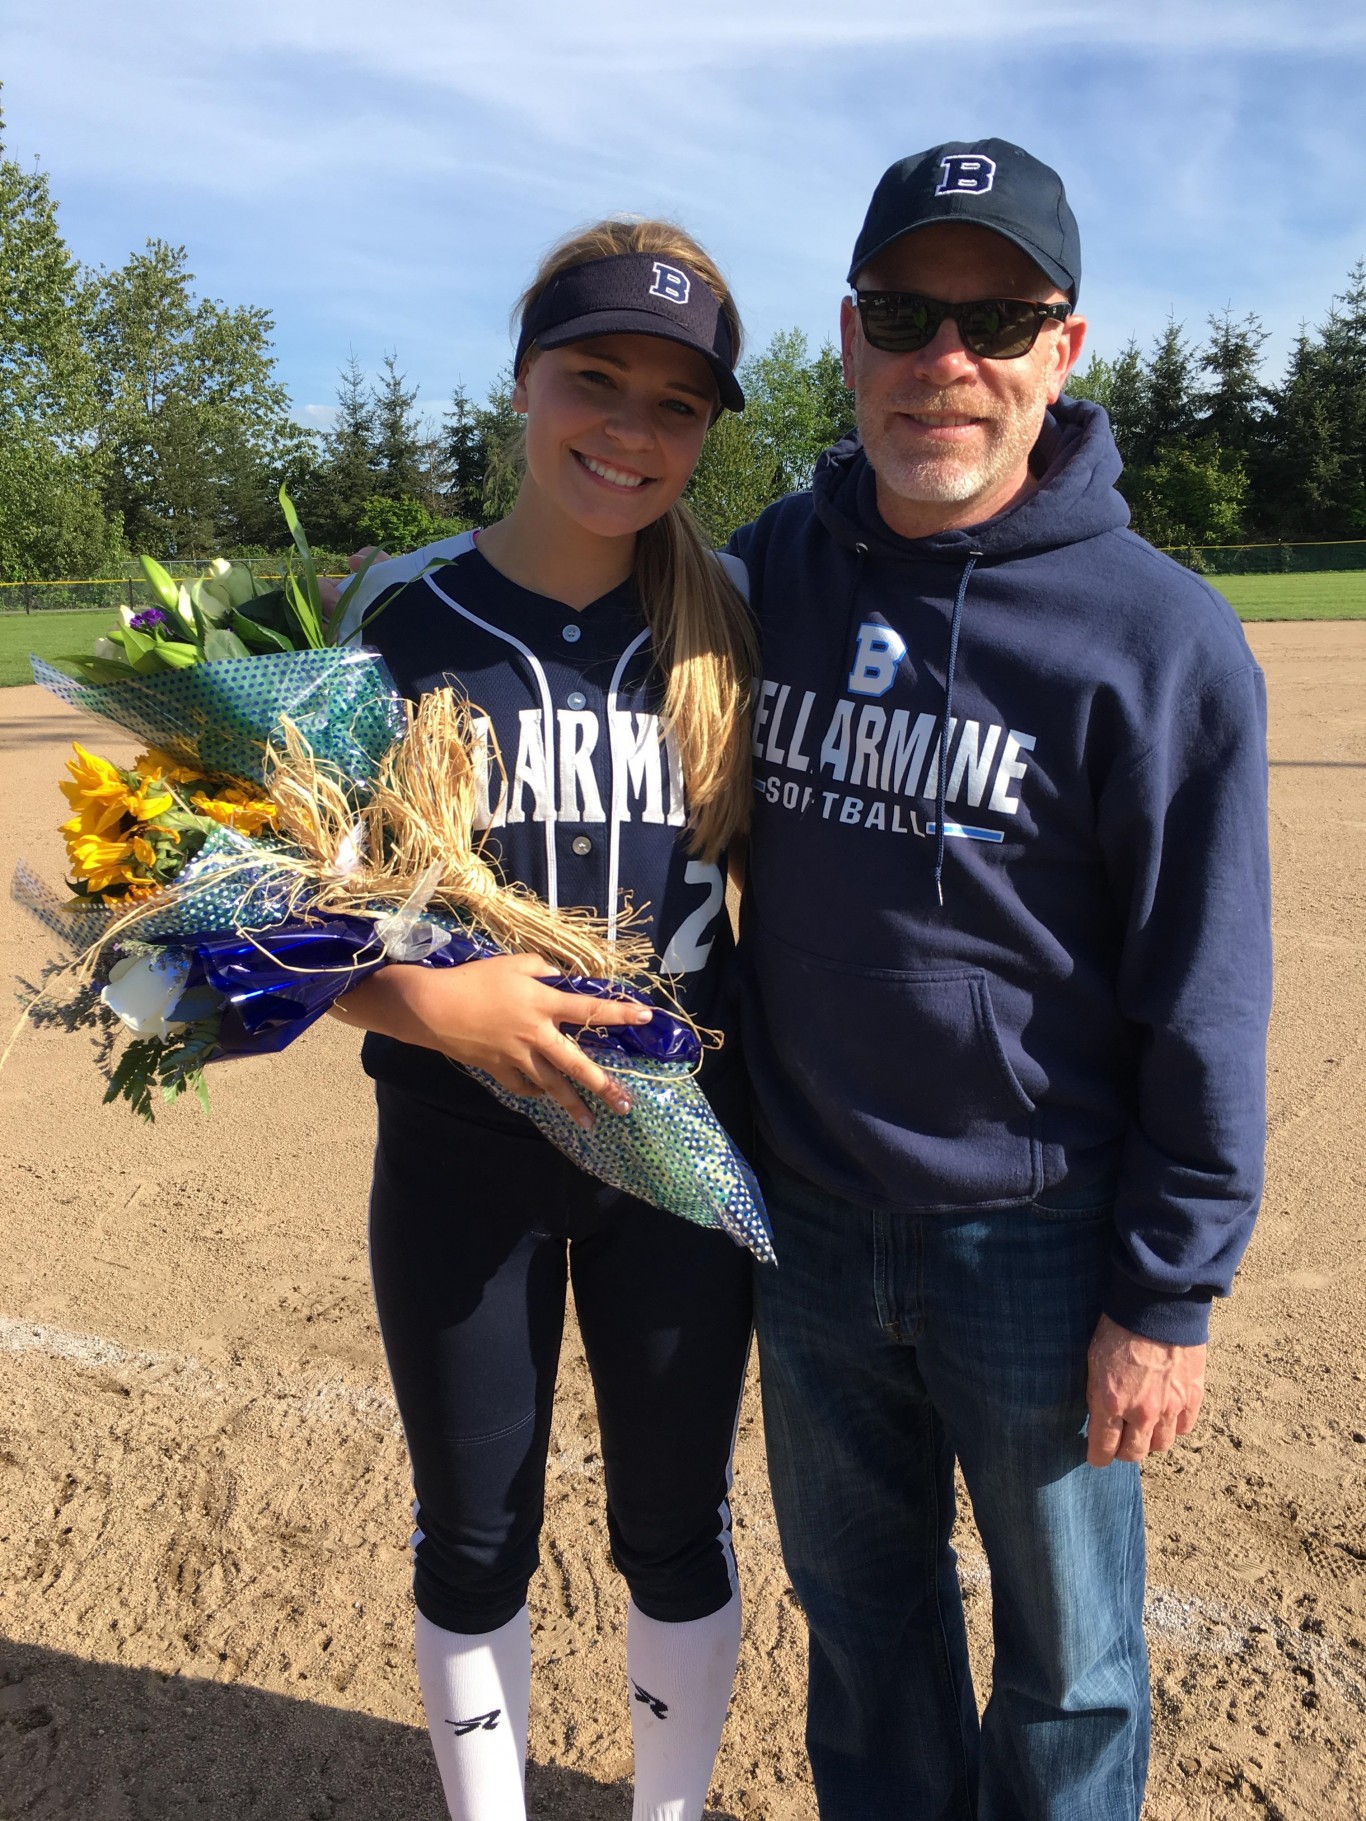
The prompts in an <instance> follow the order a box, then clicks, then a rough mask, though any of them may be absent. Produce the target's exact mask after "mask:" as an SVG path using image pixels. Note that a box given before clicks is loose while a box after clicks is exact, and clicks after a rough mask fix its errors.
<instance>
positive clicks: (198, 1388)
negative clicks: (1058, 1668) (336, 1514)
mask: <svg viewBox="0 0 1366 1821" xmlns="http://www.w3.org/2000/svg"><path fill="white" fill-rule="evenodd" d="M4 1353H9V1354H13V1355H22V1354H26V1353H39V1354H42V1355H43V1356H44V1357H45V1358H48V1359H60V1360H66V1361H68V1362H69V1363H70V1364H72V1365H74V1366H84V1367H98V1368H103V1369H105V1370H110V1371H115V1372H121V1373H125V1374H127V1375H129V1377H130V1378H131V1379H132V1381H133V1384H132V1386H131V1387H130V1388H133V1389H147V1390H163V1389H164V1390H175V1391H179V1392H182V1393H183V1394H185V1395H188V1396H192V1397H223V1396H233V1395H240V1391H241V1386H240V1384H239V1385H236V1386H233V1385H229V1384H228V1383H227V1382H226V1381H225V1380H223V1379H221V1378H218V1377H217V1376H215V1374H213V1373H212V1372H210V1371H209V1370H208V1369H207V1368H206V1367H205V1366H203V1365H201V1363H200V1362H199V1361H198V1360H197V1359H195V1358H194V1357H193V1356H191V1355H188V1354H175V1353H154V1352H149V1351H146V1350H144V1349H138V1348H129V1347H121V1346H120V1345H119V1344H118V1342H117V1341H112V1340H104V1339H102V1338H101V1337H100V1336H99V1335H94V1334H75V1333H72V1332H70V1331H68V1330H67V1329H64V1328H54V1327H51V1326H49V1325H47V1324H45V1323H42V1322H31V1321H21V1320H19V1319H17V1318H16V1317H14V1316H9V1315H0V1354H4ZM259 1397H264V1398H265V1399H268V1400H269V1402H270V1403H271V1404H272V1405H273V1406H274V1407H275V1409H276V1410H277V1411H278V1410H282V1409H284V1410H288V1411H289V1412H290V1413H291V1414H293V1415H297V1416H300V1417H304V1418H308V1417H312V1418H318V1419H321V1420H323V1421H327V1420H329V1419H330V1420H334V1421H335V1420H336V1419H338V1418H339V1417H351V1418H354V1419H358V1420H359V1421H361V1422H362V1423H364V1424H365V1425H366V1427H367V1428H373V1429H379V1430H382V1431H384V1432H385V1433H389V1434H398V1433H401V1430H400V1426H399V1421H398V1411H397V1409H396V1407H395V1405H394V1401H393V1398H392V1397H391V1396H390V1395H389V1394H388V1392H386V1391H380V1390H377V1389H376V1388H375V1387H374V1386H371V1385H353V1384H351V1383H350V1382H349V1381H348V1380H346V1379H343V1378H341V1377H334V1378H328V1379H323V1380H321V1381H320V1382H319V1383H318V1384H316V1385H313V1386H311V1387H309V1388H308V1389H306V1390H302V1391H290V1390H285V1389H282V1388H281V1387H280V1386H279V1384H278V1383H275V1384H271V1385H267V1386H266V1387H265V1388H264V1389H263V1390H262V1391H261V1392H260V1393H258V1398H259ZM253 1401H257V1400H253ZM551 1466H552V1469H553V1470H554V1471H556V1472H559V1473H564V1472H574V1471H576V1470H577V1471H579V1472H587V1473H589V1474H593V1473H594V1469H595V1468H596V1470H597V1472H601V1468H600V1467H598V1466H597V1463H596V1462H594V1463H593V1464H592V1465H591V1466H586V1465H585V1463H584V1460H583V1455H582V1453H581V1451H578V1450H575V1449H574V1448H572V1447H571V1448H566V1449H562V1450H561V1451H560V1454H559V1456H557V1457H556V1458H555V1459H554V1460H553V1461H552V1463H551ZM958 1571H959V1576H960V1578H961V1580H962V1583H963V1585H964V1587H965V1588H975V1587H983V1586H988V1585H989V1581H990V1577H989V1574H988V1570H987V1564H986V1561H985V1559H984V1558H983V1557H980V1556H977V1557H975V1558H974V1559H971V1560H966V1561H964V1560H960V1562H959V1567H958ZM1143 1618H1144V1624H1145V1626H1146V1628H1147V1631H1148V1635H1149V1637H1151V1638H1161V1639H1163V1640H1164V1641H1166V1642H1168V1643H1170V1644H1172V1645H1173V1646H1175V1647H1176V1648H1178V1649H1181V1650H1185V1651H1188V1652H1192V1653H1195V1654H1199V1655H1202V1656H1212V1657H1224V1658H1232V1657H1239V1656H1242V1655H1244V1654H1245V1653H1247V1652H1248V1651H1250V1650H1251V1649H1252V1648H1253V1643H1252V1641H1253V1639H1254V1638H1255V1637H1257V1636H1260V1635H1263V1634H1269V1635H1270V1637H1271V1638H1272V1639H1273V1640H1274V1642H1275V1644H1276V1646H1277V1649H1278V1652H1279V1654H1280V1655H1281V1657H1282V1658H1283V1659H1289V1661H1290V1662H1292V1663H1298V1664H1300V1665H1302V1666H1303V1667H1304V1668H1305V1669H1308V1670H1311V1671H1312V1672H1313V1673H1314V1675H1315V1676H1321V1677H1322V1678H1323V1680H1324V1681H1325V1682H1326V1683H1328V1685H1329V1686H1330V1687H1331V1688H1333V1689H1334V1690H1335V1692H1336V1693H1337V1694H1338V1695H1340V1696H1341V1697H1342V1699H1343V1700H1345V1701H1346V1702H1348V1704H1349V1705H1350V1706H1352V1707H1355V1708H1356V1709H1357V1711H1358V1712H1359V1713H1366V1678H1364V1677H1363V1675H1362V1674H1361V1673H1360V1671H1359V1670H1358V1668H1357V1666H1356V1664H1355V1663H1354V1662H1353V1660H1352V1659H1351V1658H1350V1657H1349V1656H1348V1655H1347V1653H1346V1652H1345V1651H1344V1650H1343V1649H1342V1648H1341V1647H1340V1646H1338V1645H1335V1644H1333V1643H1331V1642H1328V1641H1326V1640H1324V1639H1322V1638H1317V1637H1314V1636H1312V1635H1311V1634H1309V1633H1306V1632H1303V1631H1300V1630H1298V1629H1297V1628H1296V1627H1295V1626H1293V1625H1288V1624H1287V1623H1286V1622H1285V1620H1284V1619H1282V1618H1279V1617H1278V1616H1277V1615H1276V1614H1275V1613H1273V1612H1269V1611H1265V1610H1263V1609H1261V1608H1259V1607H1249V1606H1237V1607H1234V1606H1226V1605H1224V1604H1223V1603H1222V1602H1221V1601H1218V1600H1204V1599H1199V1598H1197V1597H1196V1596H1195V1595H1193V1594H1181V1593H1177V1592H1175V1591H1174V1590H1173V1589H1172V1588H1170V1587H1149V1589H1148V1595H1147V1599H1146V1601H1145V1603H1144V1609H1143Z"/></svg>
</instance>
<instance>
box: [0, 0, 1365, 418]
mask: <svg viewBox="0 0 1366 1821" xmlns="http://www.w3.org/2000/svg"><path fill="white" fill-rule="evenodd" d="M0 76H2V77H3V81H4V93H3V106H4V111H5V116H6V134H5V137H6V143H7V148H8V151H9V153H10V155H12V156H16V157H20V158H22V159H25V160H27V159H29V158H33V157H36V158H37V159H38V160H39V162H40V163H41V164H42V166H43V167H44V168H45V169H46V170H47V172H48V173H49V175H50V177H51V180H52V185H53V190H54V193H55V194H56V195H57V197H58V198H59V200H60V203H61V214H62V224H63V228H64V231H65V233H66V235H67V238H68V241H69V242H70V244H71V247H72V249H73V251H74V252H75V253H76V254H77V255H78V256H79V257H80V258H82V259H84V260H86V261H87V262H89V263H91V264H96V265H98V264H106V265H114V264H118V263H120V262H121V261H122V260H123V259H124V258H126V257H127V255H128V253H129V252H130V251H131V250H132V249H133V248H135V247H140V246H141V245H142V243H143V241H144V240H145V239H146V238H147V237H148V236H149V235H158V236H160V237H162V238H163V239H166V240H170V241H172V242H183V243H184V245H185V246H186V247H187V249H188V252H189V260H190V266H191V269H192V270H193V271H194V272H195V274H196V276H197V280H198V288H199V290H200V291H201V293H203V294H207V295H211V296H216V297H221V298H223V299H224V300H225V301H227V302H230V303H252V304H263V305H265V306H267V307H268V308H269V309H270V310H271V311H272V312H273V314H274V316H275V320H276V347H277V352H278V355H279V359H280V368H281V373H282V376H283V378H284V380H285V382H286V384H287V385H288V387H289V389H290V393H291V395H292V397H293V399H294V402H295V408H296V412H297V414H298V415H299V416H300V417H301V418H303V419H304V421H323V420H324V419H325V417H326V415H327V407H328V406H329V405H330V404H331V402H332V400H333V398H334V396H335V385H336V373H337V368H338V366H339V365H340V363H341V362H342V361H343V360H344V359H345V358H346V356H347V354H348V352H349V351H350V350H352V349H354V351H355V353H356V355H357V357H358V358H359V360H360V361H361V363H362V365H363V366H364V367H365V368H367V369H368V370H371V371H373V370H375V369H376V368H378V366H379V364H380V360H381V358H382V356H383V355H384V354H385V353H386V352H388V351H391V350H392V351H394V352H395V353H396V355H397V358H398V362H399V366H400V368H401V369H402V370H404V371H406V372H407V374H408V375H409V378H410V380H415V381H417V382H418V383H419V385H420V387H421V402H422V404H423V405H425V406H426V407H427V408H428V409H429V410H439V409H440V408H441V406H442V404H443V402H444V401H445V400H446V399H447V398H448V397H449V394H450V391H451V388H452V385H453V384H454V383H455V382H456V381H457V380H463V382H464V383H465V385H466V386H467V387H468V388H469V390H470V391H471V392H472V393H474V394H475V395H476V396H481V395H482V394H483V392H484V391H485V390H486V389H487V386H488V384H489V382H490V381H491V379H492V378H493V377H494V375H495V374H496V373H497V371H498V369H499V368H500V367H501V365H502V364H503V363H504V362H505V361H506V359H507V357H508V354H509V352H510V344H509V336H508V326H507V325H508V312H509V309H510V307H511V305H512V302H513V300H514V298H515V297H516V295H517V293H518V292H519V291H520V289H521V288H522V286H523V285H524V284H525V282H526V280H527V278H528V277H529V276H530V273H531V271H532V269H533V267H534V265H535V262H536V258H537V256H538V254H539V253H540V251H541V250H542V249H543V248H544V247H545V246H546V245H547V244H548V243H549V242H550V241H552V240H554V239H555V238H556V237H557V236H558V235H559V234H560V233H562V232H563V231H565V230H567V229H568V228H570V227H572V226H574V225H576V224H578V223H581V222H583V221H586V220H590V219H592V218H594V217H595V216H597V215H600V214H603V213H608V212H611V211H613V210H620V209H629V210H633V211H636V212H642V213H654V212H663V213H668V214H671V215H673V216H675V217H676V218H678V219H680V220H682V221H683V222H684V224H685V225H686V226H688V227H689V228H690V229H691V230H692V231H693V232H694V233H696V234H697V235H698V236H699V237H700V238H701V239H702V240H703V241H704V242H705V243H706V244H707V245H708V246H710V247H711V249H712V250H713V252H714V253H715V254H716V255H717V257H718V258H719V259H720V261H721V264H722V265H723V267H724V268H725V269H726V271H727V272H728V274H729V276H730V278H731V280H732V282H733V284H734V286H735V289H736V292H737V295H738V297H739V300H740V303H741V307H742V309H743V312H744V315H745V320H746V325H747V328H748V330H749V335H750V340H751V346H761V345H762V344H763V343H765V342H766V341H767V340H768V338H769V336H770V335H771V334H772V333H773V332H774V331H775V330H778V329H785V328H790V327H793V326H796V327H799V328H801V329H803V330H805V331H806V333H807V335H808V336H809V337H810V338H811V340H812V342H813V343H818V342H819V341H821V340H823V339H824V338H825V337H826V335H827V334H828V333H830V332H831V331H832V330H833V327H834V324H835V321H836V316H837V310H838V299H839V297H840V295H841V289H842V286H841V280H842V277H843V273H844V271H845V267H846V262H847V258H848V252H849V248H850V246H851V245H852V242H853V238H854V235H855V233H856V232H857V229H858V225H859V221H860V219H861V217H862V213H863V210H864V207H865V206H866V203H867V199H868V196H869V194H870V192H871V190H872V186H873V184H874V183H875V182H876V180H877V178H878V176H879V175H880V174H881V172H882V170H883V169H884V168H885V166H886V165H887V164H889V163H890V162H891V161H892V160H893V159H895V158H898V157H901V156H903V155H905V154H906V153H907V152H911V151H917V150H921V149H923V148H924V147H926V146H929V145H933V144H935V143H936V142H938V141H940V140H943V139H950V138H965V139H971V138H975V137H978V136H984V135H988V134H997V135H999V136H1001V137H1003V138H1007V139H1013V140H1015V141H1017V142H1018V143H1021V144H1024V145H1026V146H1027V147H1029V149H1030V150H1031V151H1033V152H1035V153H1036V154H1037V155H1039V156H1040V157H1043V158H1045V159H1046V160H1047V161H1048V162H1050V163H1052V164H1054V165H1055V166H1056V167H1057V168H1058V169H1059V170H1060V171H1061V172H1062V174H1063V176H1064V178H1065V180H1066V183H1067V186H1068V191H1069V194H1070V196H1071V198H1072V202H1073V206H1074V208H1075V210H1076V212H1077V215H1078V218H1079V220H1080V222H1081V229H1082V246H1083V255H1084V278H1083V292H1082V299H1083V306H1084V309H1085V313H1086V315H1087V316H1088V318H1089V320H1090V322H1091V345H1092V346H1093V347H1094V348H1096V349H1098V350H1099V351H1100V352H1101V353H1104V354H1113V353H1115V352H1117V351H1118V349H1119V348H1120V347H1121V346H1122V345H1123V344H1124V342H1125V341H1127V340H1128V338H1129V337H1130V336H1131V335H1134V336H1137V337H1138V339H1139V340H1140V342H1142V343H1143V344H1145V345H1146V344H1148V343H1150V342H1151V340H1152V339H1153V337H1154V336H1155V335H1156V334H1158V333H1159V332H1160V330H1161V329H1162V327H1163V325H1164V324H1165V322H1166V319H1167V317H1168V314H1169V313H1174V314H1175V316H1176V317H1177V318H1178V320H1183V321H1184V322H1185V323H1186V325H1187V329H1188V331H1189V332H1192V333H1195V334H1199V333H1201V332H1202V331H1203V329H1204V326H1205V320H1206V318H1207V317H1208V315H1209V314H1210V313H1211V312H1212V311H1219V310H1222V309H1223V308H1224V306H1225V305H1227V304H1231V305H1232V307H1233V309H1234V311H1235V313H1238V314H1241V313H1243V312H1244V311H1246V310H1249V309H1255V310H1256V311H1257V312H1258V313H1259V314H1260V315H1261V317H1262V319H1263V321H1264V323H1265V324H1266V326H1267V327H1268V328H1269V329H1270V330H1271V332H1272V339H1271V341H1270V343H1269V344H1268V349H1267V354H1268V368H1269V371H1270V372H1271V373H1272V375H1273V376H1274V375H1275V374H1277V373H1278V372H1279V370H1280V367H1281V365H1282V363H1283V361H1284V357H1285V354H1286V351H1287V350H1288V348H1289V346H1290V343H1291V340H1292V338H1293V336H1294V334H1295V332H1296V330H1297V328H1298V326H1299V324H1300V323H1301V322H1302V321H1306V320H1307V321H1309V322H1316V321H1318V320H1320V319H1321V318H1322V316H1323V314H1324V313H1325V311H1326V310H1327V308H1328V305H1329V301H1330V299H1331V297H1332V295H1333V293H1334V292H1335V291H1340V290H1341V289H1342V288H1343V284H1344V281H1345V278H1346V274H1347V271H1348V268H1349V267H1350V266H1351V265H1352V263H1353V262H1354V261H1355V260H1356V259H1359V258H1361V257H1363V256H1366V135H1363V133H1362V131H1361V122H1362V108H1363V104H1362V96H1363V94H1364V93H1366V9H1363V8H1361V7H1351V6H1335V7H1330V6H1328V5H1324V4H1320V0H1224V3H1223V4H1214V5H1211V4H1203V3H1202V0H1148V3H1147V4H1143V5H1133V4H1129V3H1128V0H1115V3H1112V4H1097V3H1095V0H975V3H971V4H969V3H967V0H958V4H956V5H954V4H945V0H933V4H930V3H928V0H925V3H922V0H857V3H856V4H852V5H851V4H848V3H847V0H846V3H843V4H841V3H840V0H823V3H822V4H814V3H813V0H781V3H780V0H676V4H675V5H673V6H672V7H670V8H669V9H667V10H666V9H664V8H662V7H656V8H648V7H644V6H641V5H639V4H636V5H631V6H628V5H623V4H619V3H617V0H611V3H609V0H574V3H573V4H565V0H559V3H552V0H502V3H501V4H499V5H497V6H496V9H495V5H494V0H478V4H473V3H472V0H444V3H440V0H384V3H383V4H376V3H375V0H367V3H365V4H362V0H326V3H324V0H236V3H231V0H230V3H229V4H224V5H221V6H218V7H212V8H211V7H209V6H207V5H198V6H196V5H194V4H191V5H188V6H187V5H186V4H185V0H122V3H121V4H120V5H118V6H117V7H114V6H110V5H109V4H108V0H100V3H98V4H97V3H96V0H42V3H41V4H40V3H39V0H8V4H7V6H6V9H5V17H4V21H3V22H2V23H0Z"/></svg>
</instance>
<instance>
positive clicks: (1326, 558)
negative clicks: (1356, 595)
mask: <svg viewBox="0 0 1366 1821" xmlns="http://www.w3.org/2000/svg"><path fill="white" fill-rule="evenodd" d="M1167 554H1168V556H1173V557H1175V558H1176V560H1177V562H1179V563H1184V564H1185V566H1186V567H1187V568H1188V569H1194V570H1196V571H1197V572H1198V573H1199V574H1200V575H1212V576H1220V575H1322V574H1327V573H1330V572H1341V571H1352V570H1366V538H1354V539H1340V540H1337V541H1335V542H1324V543H1315V544H1178V545H1173V546H1169V547H1168V550H1167ZM314 555H315V558H316V560H317V563H318V570H319V573H320V574H325V575H330V576H332V577H334V578H340V577H342V576H344V575H346V574H347V573H348V572H347V567H346V557H345V556H344V555H342V554H340V553H339V552H337V551H330V550H329V551H321V552H319V551H315V552H314ZM233 560H234V561H236V562H240V563H244V564H245V565H246V567H247V568H249V569H250V570H251V571H252V573H253V574H254V575H255V577H256V579H257V580H258V581H259V582H264V583H266V584H267V586H273V585H274V584H275V583H276V582H278V581H280V580H281V578H282V575H283V569H282V566H281V559H280V558H279V557H278V556H264V557H253V558H247V557H237V558H234V559H233ZM164 567H165V568H166V569H168V570H169V571H170V573H171V574H172V575H173V576H175V577H176V579H177V580H179V581H187V582H188V581H193V580H194V578H195V577H196V576H199V575H203V573H204V565H203V564H202V563H180V564H176V563H167V564H165V565H164ZM155 604H156V597H155V596H154V595H153V593H152V590H151V588H150V586H149V585H148V583H147V581H146V578H145V577H144V576H143V573H142V570H141V569H140V568H139V567H137V566H136V565H133V564H130V565H128V566H127V568H126V569H125V570H124V573H123V574H122V575H115V576H101V577H95V578H91V579H84V578H78V579H73V580H68V581H54V582H48V581H31V582H0V614H5V613H47V612H58V611H66V612H70V611H71V610H72V609H76V610H79V609H81V608H100V609H102V610H103V611H105V612H107V613H108V612H117V610H118V609H119V608H120V607H128V608H131V609H132V611H133V612H134V613H136V612H137V611H138V610H139V609H140V608H143V607H151V606H154V605H155Z"/></svg>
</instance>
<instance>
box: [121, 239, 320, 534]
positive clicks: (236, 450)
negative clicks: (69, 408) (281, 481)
mask: <svg viewBox="0 0 1366 1821" xmlns="http://www.w3.org/2000/svg"><path fill="white" fill-rule="evenodd" d="M193 283H194V277H193V274H192V273H191V272H190V271H189V270H188V269H187V266H186V255H185V249H184V248H183V247H173V246H170V245H168V244H167V243H166V242H165V241H161V240H155V239H153V240H149V241H148V242H147V247H146V251H145V252H143V253H135V254H133V255H132V256H131V257H130V258H129V259H128V261H127V262H126V263H125V264H124V265H123V266H121V267H119V268H118V269H117V270H115V271H113V272H103V273H101V274H99V276H98V278H97V280H96V297H95V302H94V307H93V310H92V315H91V344H92V349H93V353H94V357H95V361H96V367H97V375H96V383H97V392H98V395H99V399H100V404H101V407H102V410H101V416H100V425H99V435H98V448H99V450H100V452H101V454H102V456H103V457H104V460H105V463H106V479H105V499H106V506H107V509H108V511H109V512H110V514H111V515H113V514H115V513H116V514H117V515H118V516H119V517H120V518H121V519H122V521H123V527H124V533H125V536H126V537H127V539H128V541H129V543H130V544H131V545H132V546H133V547H134V548H135V549H140V550H146V551H149V552H166V553H169V554H173V555H196V556H197V555H201V554H204V553H206V552H210V551H212V550H215V549H219V548H223V547H230V546H232V545H234V544H236V543H238V542H240V541H242V539H241V530H242V527H241V525H240V523H239V522H237V520H236V519H235V518H234V514H233V509H232V502H233V501H234V499H236V500H238V501H239V502H240V501H241V498H242V495H243V493H244V492H248V493H253V494H259V493H260V492H262V491H263V490H264V491H268V490H269V485H270V480H271V479H272V478H273V476H272V474H271V469H272V465H273V457H274V456H275V454H276V452H277V449H278V447H279V445H280V444H281V442H282V441H283V442H284V443H285V444H289V443H290V441H291V428H290V419H289V399H288V394H287V393H286V391H285V388H284V387H283V386H282V385H281V384H280V383H279V381H278V380H277V378H276V377H275V360H274V355H273V353H272V349H271V331H272V329H273V327H274V324H273V322H272V319H271V317H270V314H269V312H268V311H266V310H264V309H260V308H258V307H254V306H250V305H242V306H238V307H235V308H229V307H228V306H226V305H224V304H222V303H219V302H215V301H213V300H211V299H208V298H204V299H196V297H195V296H194V294H193V291H192V288H191V287H192V285H193ZM277 484H278V483H277Z"/></svg>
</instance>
